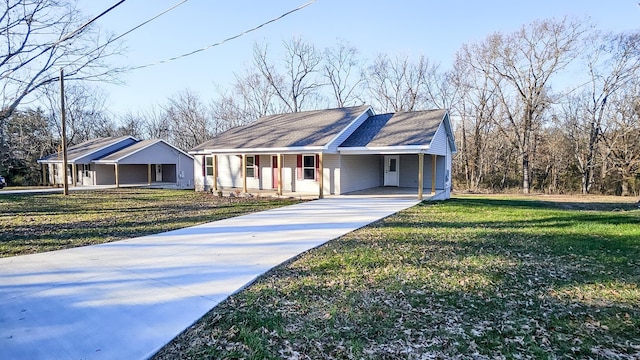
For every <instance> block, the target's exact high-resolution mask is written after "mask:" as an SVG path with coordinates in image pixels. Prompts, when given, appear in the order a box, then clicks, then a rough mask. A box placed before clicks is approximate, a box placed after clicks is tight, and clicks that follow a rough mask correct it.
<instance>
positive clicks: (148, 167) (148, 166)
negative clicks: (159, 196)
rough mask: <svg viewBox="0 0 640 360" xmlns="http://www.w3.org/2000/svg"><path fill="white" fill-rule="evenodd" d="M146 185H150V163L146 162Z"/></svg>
mask: <svg viewBox="0 0 640 360" xmlns="http://www.w3.org/2000/svg"><path fill="white" fill-rule="evenodd" d="M147 185H151V164H147Z"/></svg>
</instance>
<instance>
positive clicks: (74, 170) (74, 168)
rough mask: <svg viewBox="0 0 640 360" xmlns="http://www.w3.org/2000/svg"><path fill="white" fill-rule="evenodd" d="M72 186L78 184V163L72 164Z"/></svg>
mask: <svg viewBox="0 0 640 360" xmlns="http://www.w3.org/2000/svg"><path fill="white" fill-rule="evenodd" d="M71 181H72V184H71V186H74V187H75V186H76V185H77V184H78V167H77V166H76V163H73V164H71Z"/></svg>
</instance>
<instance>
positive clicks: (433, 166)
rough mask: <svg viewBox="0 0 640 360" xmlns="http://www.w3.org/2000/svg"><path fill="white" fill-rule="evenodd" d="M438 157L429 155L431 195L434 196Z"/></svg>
mask: <svg viewBox="0 0 640 360" xmlns="http://www.w3.org/2000/svg"><path fill="white" fill-rule="evenodd" d="M437 159H438V155H435V154H434V155H431V195H435V194H436V162H437V161H436V160H437Z"/></svg>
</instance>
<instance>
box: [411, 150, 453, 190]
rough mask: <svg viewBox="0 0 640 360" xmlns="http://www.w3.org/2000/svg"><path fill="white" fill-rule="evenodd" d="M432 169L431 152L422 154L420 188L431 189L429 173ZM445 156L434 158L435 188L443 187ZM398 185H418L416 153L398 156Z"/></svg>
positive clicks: (414, 186)
mask: <svg viewBox="0 0 640 360" xmlns="http://www.w3.org/2000/svg"><path fill="white" fill-rule="evenodd" d="M432 171H433V157H432V156H431V154H425V155H424V167H423V175H422V188H423V189H427V190H431V181H432V179H433V178H432V176H431V173H432ZM445 177H446V158H445V157H444V156H437V158H436V190H443V189H444V188H445ZM400 187H406V188H417V187H418V154H415V155H414V154H412V155H402V156H400Z"/></svg>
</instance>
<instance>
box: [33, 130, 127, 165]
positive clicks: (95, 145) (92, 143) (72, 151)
mask: <svg viewBox="0 0 640 360" xmlns="http://www.w3.org/2000/svg"><path fill="white" fill-rule="evenodd" d="M129 138H131V139H133V137H131V136H121V137H103V138H96V139H91V140H88V141H85V142H83V143H80V144H78V145H74V146H70V147H69V148H68V149H67V159H69V161H70V162H73V161H74V160H75V159H80V158H83V157H85V156H87V155H91V154H92V153H94V152H97V151H100V150H102V149H104V148H106V147H108V146H110V145H113V144H117V143H119V142H121V141H123V140H125V139H129ZM52 160H53V161H56V160H60V161H62V152H57V153H55V154H51V155H49V156H45V157H43V158H41V159H40V161H52Z"/></svg>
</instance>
